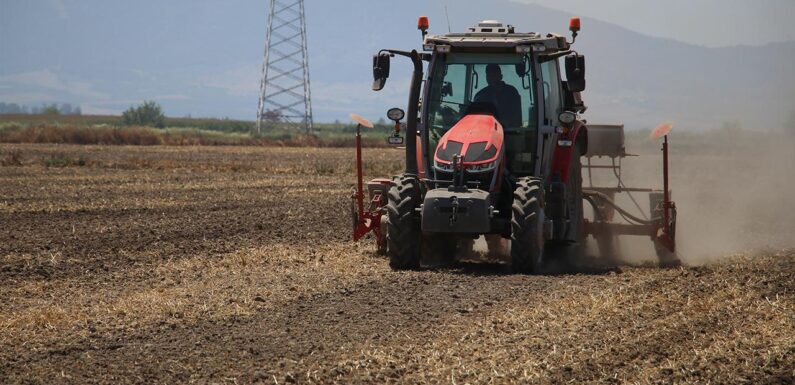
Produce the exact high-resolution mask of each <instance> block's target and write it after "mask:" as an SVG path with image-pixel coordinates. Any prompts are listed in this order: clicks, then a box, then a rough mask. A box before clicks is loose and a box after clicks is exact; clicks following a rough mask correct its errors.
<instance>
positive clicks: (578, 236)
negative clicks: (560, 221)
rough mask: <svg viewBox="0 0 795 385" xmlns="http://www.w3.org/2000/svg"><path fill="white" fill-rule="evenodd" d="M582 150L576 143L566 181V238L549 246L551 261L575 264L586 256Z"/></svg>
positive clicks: (548, 254) (548, 252) (548, 253)
mask: <svg viewBox="0 0 795 385" xmlns="http://www.w3.org/2000/svg"><path fill="white" fill-rule="evenodd" d="M581 157H582V148H581V147H580V144H579V143H578V142H575V143H574V147H573V148H572V151H571V162H569V178H568V180H567V181H566V214H567V219H568V225H567V226H566V233H565V236H564V237H563V238H562V239H560V240H556V241H553V242H549V243H548V245H547V256H548V257H549V258H550V259H556V260H566V261H567V262H574V261H576V260H577V259H579V258H581V257H582V256H583V254H584V244H585V237H584V236H583V226H582V225H583V199H582V159H581Z"/></svg>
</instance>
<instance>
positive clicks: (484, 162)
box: [419, 20, 583, 189]
mask: <svg viewBox="0 0 795 385" xmlns="http://www.w3.org/2000/svg"><path fill="white" fill-rule="evenodd" d="M423 49H424V50H425V51H426V52H430V55H426V56H424V58H426V59H427V60H428V62H429V64H428V76H427V78H426V81H425V90H424V92H423V94H422V100H423V102H422V110H421V112H420V122H421V124H420V127H419V128H420V129H419V132H420V134H421V138H420V142H421V148H422V154H423V156H422V160H423V161H424V163H423V164H420V165H419V167H420V168H421V170H422V171H425V174H426V175H427V176H428V177H431V178H433V179H437V180H441V179H445V178H447V179H449V176H450V175H449V174H450V171H451V170H452V169H453V166H452V165H453V159H452V155H453V154H454V153H461V151H460V150H462V149H461V148H459V147H461V146H465V147H466V149H468V150H469V152H467V153H461V154H460V155H462V156H463V157H464V159H463V166H464V169H465V170H466V172H469V173H472V174H483V172H484V171H486V170H489V169H495V170H498V171H499V167H500V166H501V167H503V170H504V171H505V172H507V175H511V176H514V177H516V176H529V175H544V174H547V173H548V172H549V166H550V165H549V163H548V162H543V159H544V157H543V156H542V155H543V153H544V152H545V151H552V141H551V139H552V137H553V136H554V134H555V133H556V130H558V128H559V127H561V125H562V123H561V121H560V114H561V113H562V112H564V111H566V110H574V111H576V110H577V109H578V108H577V107H578V106H574V105H571V106H566V105H564V100H566V97H565V94H566V93H573V90H571V89H569V88H568V87H567V85H566V84H565V82H564V83H562V82H561V75H560V72H561V71H560V68H559V65H558V60H556V59H557V58H559V57H561V56H565V55H571V56H572V58H574V57H575V56H576V57H577V58H578V59H579V61H580V62H582V60H583V59H582V57H581V56H577V55H576V54H574V53H572V52H571V51H569V43H568V42H567V41H566V38H565V37H563V36H560V35H556V34H548V35H546V36H541V35H539V34H537V33H518V32H516V31H515V28H514V27H513V26H510V25H503V24H502V23H500V22H498V21H494V20H487V21H483V22H481V23H479V24H478V25H476V26H474V27H471V28H469V31H468V32H466V33H451V34H447V35H438V36H436V35H426V36H425V38H424V42H423ZM572 60H574V59H572ZM569 76H570V77H574V76H578V77H580V78H582V77H583V76H582V71H581V72H580V73H579V74H576V75H575V74H569ZM574 91H576V92H579V91H581V90H574ZM568 99H570V100H571V99H574V98H573V97H570V98H568ZM582 108H583V107H581V106H580V108H579V109H582ZM491 120H493V121H494V122H491ZM487 125H489V126H491V128H492V130H491V131H492V132H488V133H486V132H485V131H483V130H479V128H480V127H481V126H487ZM451 130H452V132H451ZM456 131H461V132H456ZM469 132H473V134H469V135H466V133H469ZM474 132H481V133H483V134H485V135H486V136H483V137H480V136H477V135H474ZM493 132H497V133H496V134H495V133H493ZM446 134H447V135H448V138H444V137H445V135H446ZM452 136H455V137H456V138H458V139H460V140H451V139H449V137H452ZM492 136H496V137H499V138H500V139H499V140H498V141H496V142H495V140H492V139H491V137H492ZM545 139H546V141H545ZM461 140H465V141H467V142H462V141H461ZM440 143H441V146H439V144H440ZM484 145H487V146H486V147H485V148H484ZM494 153H497V154H499V157H500V159H499V162H496V163H495V162H494V159H493V157H492V156H490V154H494ZM473 176H474V175H473ZM475 179H483V178H482V177H476V178H475ZM481 186H484V187H485V186H487V185H485V184H482V185H481ZM490 187H491V188H490V189H494V188H500V187H503V186H499V185H497V186H490ZM505 187H508V186H505Z"/></svg>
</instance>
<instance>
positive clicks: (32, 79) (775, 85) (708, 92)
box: [0, 0, 795, 129]
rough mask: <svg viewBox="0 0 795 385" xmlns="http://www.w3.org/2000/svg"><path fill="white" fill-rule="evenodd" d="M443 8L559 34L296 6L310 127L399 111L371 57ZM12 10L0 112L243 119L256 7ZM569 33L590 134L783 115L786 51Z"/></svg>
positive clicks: (374, 0) (261, 17) (539, 24)
mask: <svg viewBox="0 0 795 385" xmlns="http://www.w3.org/2000/svg"><path fill="white" fill-rule="evenodd" d="M444 3H447V5H448V10H449V16H450V22H451V24H452V29H453V30H454V31H462V30H464V29H465V28H466V27H468V26H470V25H473V24H475V23H476V22H478V21H480V20H482V19H498V20H501V21H503V22H504V23H508V24H513V25H515V26H516V27H517V29H518V30H522V31H536V32H559V33H566V34H567V31H566V29H567V26H568V19H569V17H570V16H571V15H570V14H568V13H564V12H560V11H556V10H552V9H548V8H544V7H541V6H537V5H524V4H519V3H514V2H510V1H506V0H495V1H488V2H485V1H476V0H454V1H453V0H446V1H440V0H439V1H428V0H406V1H402V2H392V1H386V0H349V1H346V2H344V6H343V5H342V4H340V3H339V2H328V1H322V0H307V2H306V13H307V20H308V25H307V30H308V39H309V54H310V75H311V80H312V97H313V108H314V113H315V118H316V120H318V121H321V122H331V121H334V120H336V119H339V120H340V121H347V119H348V118H347V114H348V112H359V113H361V114H364V115H365V116H368V117H370V118H372V119H373V120H377V119H378V118H379V117H382V116H383V115H384V113H385V111H386V110H387V108H389V107H393V106H401V107H405V103H406V99H407V89H406V88H407V84H408V78H409V66H408V64H407V63H405V62H402V61H401V60H398V59H396V60H395V61H394V62H393V65H392V76H391V78H390V80H389V82H388V84H387V87H386V89H385V90H383V91H381V92H377V93H376V92H372V91H371V90H370V82H371V73H372V72H371V68H370V66H371V56H372V55H373V54H374V53H375V52H376V51H377V50H378V49H380V48H385V47H390V48H419V47H420V36H419V32H418V31H417V30H416V24H415V23H416V18H417V16H418V15H427V16H429V17H430V20H431V33H444V32H446V31H447V22H446V18H445V12H444V6H443V4H444ZM25 4H27V5H25V7H27V8H30V9H29V10H27V11H25V12H20V14H15V15H13V17H5V18H3V23H0V36H5V38H2V37H0V46H2V51H3V55H0V102H6V103H18V104H28V105H40V104H41V103H44V102H53V101H58V102H69V103H72V104H73V105H80V106H81V107H82V108H83V112H84V113H86V114H108V113H114V112H115V113H120V112H121V111H123V110H124V109H126V108H127V107H129V106H130V105H133V104H138V103H140V102H141V101H142V100H145V99H146V100H148V99H154V100H156V101H158V102H159V103H160V104H161V105H163V107H164V110H165V112H166V113H167V114H168V115H169V116H187V115H191V116H211V117H218V118H223V117H229V118H233V119H245V120H252V119H254V117H255V109H256V105H257V97H258V88H259V77H260V69H261V60H262V45H263V42H264V38H265V36H264V35H265V26H266V20H267V7H266V2H263V1H260V0H239V1H236V2H234V4H228V5H227V4H226V3H223V5H219V4H220V3H218V4H216V3H212V2H210V3H202V5H201V6H196V7H192V8H191V9H185V6H184V4H185V2H158V3H156V5H153V4H155V3H154V2H152V1H142V2H140V3H139V2H133V3H116V2H113V3H110V2H103V1H101V0H85V1H81V2H73V3H70V4H69V7H70V9H69V13H68V18H63V17H59V15H57V14H55V13H53V12H49V13H48V12H47V7H49V5H47V4H49V3H44V2H41V3H36V2H30V3H25ZM155 8H156V12H154V10H155ZM122 14H123V15H125V16H126V17H118V15H122ZM111 15H112V17H111ZM580 16H582V15H580ZM139 20H146V23H145V26H144V25H142V24H141V23H140V21H139ZM582 28H583V29H582V32H581V34H580V36H579V37H578V39H577V44H576V45H575V48H576V49H577V50H578V51H580V52H581V53H583V54H585V55H586V57H587V63H588V65H587V68H588V74H587V78H588V89H587V90H586V92H585V95H584V96H585V100H586V103H587V104H588V105H589V107H590V109H589V110H588V111H587V113H586V115H585V116H586V118H588V119H590V120H591V121H600V122H615V121H622V122H624V123H625V124H626V125H627V127H630V128H631V127H638V128H641V127H650V126H653V125H655V124H656V123H657V122H659V121H662V120H672V121H674V122H675V123H677V127H679V128H687V129H701V128H715V127H719V126H721V124H723V123H724V122H738V123H740V124H741V125H742V126H743V127H745V128H767V127H774V128H775V127H778V126H780V125H781V124H782V123H783V122H784V120H785V119H787V117H788V116H789V114H790V113H791V112H792V111H793V110H795V75H793V72H792V67H793V65H792V63H793V62H795V42H789V43H777V44H769V45H765V46H754V47H748V46H740V47H731V48H706V47H700V46H695V45H690V44H685V43H682V42H678V41H674V40H670V39H662V38H655V37H649V36H645V35H643V34H640V33H637V32H633V31H630V30H627V29H625V28H622V27H619V26H617V25H614V24H610V23H606V22H600V21H597V20H593V19H589V18H583V20H582ZM735 28H743V26H735ZM106 32H107V33H106ZM55 34H57V36H58V38H57V39H56V38H53V36H54V35H55ZM7 36H14V38H13V39H12V38H8V37H7Z"/></svg>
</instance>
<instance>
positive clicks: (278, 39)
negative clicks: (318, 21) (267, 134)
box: [257, 0, 312, 133]
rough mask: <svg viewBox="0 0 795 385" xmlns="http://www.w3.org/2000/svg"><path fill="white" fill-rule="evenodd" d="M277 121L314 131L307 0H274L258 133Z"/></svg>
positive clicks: (270, 18)
mask: <svg viewBox="0 0 795 385" xmlns="http://www.w3.org/2000/svg"><path fill="white" fill-rule="evenodd" d="M277 125H278V126H287V127H290V128H298V129H303V130H304V131H306V132H307V133H309V132H311V131H312V99H311V92H310V90H309V56H308V54H307V45H306V19H305V18H304V1H303V0H297V1H296V0H281V1H279V0H271V1H270V12H269V13H268V33H267V35H266V38H265V60H264V61H263V63H262V81H261V83H260V97H259V106H258V108H257V133H261V132H262V130H263V129H268V128H273V127H275V126H277Z"/></svg>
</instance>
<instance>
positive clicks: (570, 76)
mask: <svg viewBox="0 0 795 385" xmlns="http://www.w3.org/2000/svg"><path fill="white" fill-rule="evenodd" d="M565 66H566V83H567V85H568V88H569V91H571V92H582V91H585V56H582V55H580V54H577V53H573V54H571V55H567V56H566V59H565Z"/></svg>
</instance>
